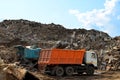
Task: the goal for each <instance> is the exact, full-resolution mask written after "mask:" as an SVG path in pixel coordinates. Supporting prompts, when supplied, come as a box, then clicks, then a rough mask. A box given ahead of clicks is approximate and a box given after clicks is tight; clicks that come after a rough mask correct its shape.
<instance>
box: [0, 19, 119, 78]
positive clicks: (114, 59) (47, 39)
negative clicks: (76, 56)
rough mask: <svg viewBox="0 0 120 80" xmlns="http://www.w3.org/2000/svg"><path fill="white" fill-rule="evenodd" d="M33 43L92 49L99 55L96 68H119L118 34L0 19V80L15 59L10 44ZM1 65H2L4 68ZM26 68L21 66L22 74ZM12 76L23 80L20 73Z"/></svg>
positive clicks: (14, 52) (52, 46)
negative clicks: (114, 35) (110, 34)
mask: <svg viewBox="0 0 120 80" xmlns="http://www.w3.org/2000/svg"><path fill="white" fill-rule="evenodd" d="M33 44H37V45H38V46H39V47H40V48H42V49H48V48H49V49H50V48H60V49H75V50H77V49H86V50H94V51H95V52H96V53H97V54H98V57H99V69H101V70H118V69H119V68H120V36H117V37H114V38H112V37H110V36H109V35H108V34H107V33H104V32H101V31H97V30H93V29H92V30H85V29H66V28H64V27H63V26H62V25H56V24H54V23H51V24H42V23H38V22H34V21H28V20H22V19H20V20H4V21H3V22H0V80H7V79H3V77H5V75H6V74H10V73H11V71H9V70H8V69H9V67H10V68H11V64H12V66H13V64H14V63H15V62H16V61H17V56H16V49H15V48H14V47H13V46H15V45H24V46H29V45H33ZM3 64H5V65H4V67H3ZM12 69H15V72H20V71H19V69H20V68H13V67H12ZM12 69H10V70H12ZM16 69H17V70H16ZM20 70H21V69H20ZM26 71H27V70H26V69H25V68H24V69H23V72H25V73H24V74H26ZM12 72H13V71H12ZM27 72H28V71H27ZM28 73H29V72H28ZM3 74H5V75H4V76H3ZM12 74H13V75H12V77H13V76H14V77H16V75H15V73H12ZM20 75H21V73H20ZM31 75H32V74H31ZM16 78H17V79H18V80H23V79H22V78H23V76H22V77H19V76H18V75H17V77H16ZM17 79H12V80H17ZM9 80H10V79H9ZM24 80H25V79H24ZM35 80H37V79H35Z"/></svg>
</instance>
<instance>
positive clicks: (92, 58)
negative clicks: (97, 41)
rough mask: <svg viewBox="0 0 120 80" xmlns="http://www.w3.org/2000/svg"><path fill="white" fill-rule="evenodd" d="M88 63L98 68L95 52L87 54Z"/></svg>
mask: <svg viewBox="0 0 120 80" xmlns="http://www.w3.org/2000/svg"><path fill="white" fill-rule="evenodd" d="M86 63H87V64H93V65H94V66H95V67H97V54H96V53H95V52H90V51H87V52H86Z"/></svg>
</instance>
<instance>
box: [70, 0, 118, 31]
mask: <svg viewBox="0 0 120 80" xmlns="http://www.w3.org/2000/svg"><path fill="white" fill-rule="evenodd" d="M117 2H119V0H106V1H105V3H104V8H103V9H93V10H91V11H87V12H85V13H81V12H80V11H79V10H77V9H76V10H72V9H71V10H69V13H70V14H73V15H74V16H76V17H77V19H78V21H79V23H80V24H81V26H82V27H83V28H85V29H95V28H96V29H98V30H101V31H104V32H107V33H111V31H113V29H115V25H114V24H111V21H112V18H113V17H115V16H116V13H115V9H116V3H117ZM116 18H117V19H120V16H118V17H116Z"/></svg>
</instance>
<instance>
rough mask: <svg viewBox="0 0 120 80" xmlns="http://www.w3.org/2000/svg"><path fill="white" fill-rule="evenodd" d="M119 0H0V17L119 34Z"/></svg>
mask: <svg viewBox="0 0 120 80" xmlns="http://www.w3.org/2000/svg"><path fill="white" fill-rule="evenodd" d="M119 8H120V0H0V21H2V20H4V19H26V20H30V21H36V22H40V23H45V24H49V23H55V24H60V25H63V26H64V27H65V28H69V29H74V28H76V29H81V28H84V29H87V30H90V29H96V30H99V31H103V32H106V33H108V34H109V35H110V36H111V37H115V36H120V9H119Z"/></svg>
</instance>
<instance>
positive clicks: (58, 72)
mask: <svg viewBox="0 0 120 80" xmlns="http://www.w3.org/2000/svg"><path fill="white" fill-rule="evenodd" d="M55 74H56V76H63V75H64V69H63V68H62V67H56V71H55Z"/></svg>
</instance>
